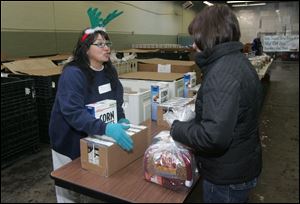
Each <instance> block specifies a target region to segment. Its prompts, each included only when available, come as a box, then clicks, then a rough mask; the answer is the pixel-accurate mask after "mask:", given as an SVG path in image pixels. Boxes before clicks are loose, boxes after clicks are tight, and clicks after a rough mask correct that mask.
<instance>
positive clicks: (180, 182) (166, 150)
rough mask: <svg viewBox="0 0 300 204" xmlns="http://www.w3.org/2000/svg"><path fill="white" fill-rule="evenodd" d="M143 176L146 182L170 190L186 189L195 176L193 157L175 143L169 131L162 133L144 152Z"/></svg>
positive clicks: (189, 152)
mask: <svg viewBox="0 0 300 204" xmlns="http://www.w3.org/2000/svg"><path fill="white" fill-rule="evenodd" d="M144 176H145V179H146V180H147V181H150V182H153V183H157V184H159V185H162V186H164V187H166V188H169V189H172V190H184V189H187V188H189V187H191V186H192V184H193V183H194V181H195V176H197V170H196V165H195V158H194V155H193V153H192V152H191V151H190V150H188V149H186V148H185V147H183V146H182V145H180V144H179V143H176V142H175V141H174V140H173V139H172V137H171V136H170V132H169V131H162V132H160V133H159V134H158V135H157V136H155V137H154V138H153V142H152V144H151V145H150V146H149V147H148V149H147V150H146V151H145V154H144Z"/></svg>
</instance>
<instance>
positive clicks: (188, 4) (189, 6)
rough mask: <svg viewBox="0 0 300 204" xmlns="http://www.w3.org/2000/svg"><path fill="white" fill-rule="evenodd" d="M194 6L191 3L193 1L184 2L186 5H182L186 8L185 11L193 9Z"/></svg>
mask: <svg viewBox="0 0 300 204" xmlns="http://www.w3.org/2000/svg"><path fill="white" fill-rule="evenodd" d="M193 6H194V4H193V2H191V1H186V2H184V3H183V4H182V7H183V8H185V9H189V8H191V7H193Z"/></svg>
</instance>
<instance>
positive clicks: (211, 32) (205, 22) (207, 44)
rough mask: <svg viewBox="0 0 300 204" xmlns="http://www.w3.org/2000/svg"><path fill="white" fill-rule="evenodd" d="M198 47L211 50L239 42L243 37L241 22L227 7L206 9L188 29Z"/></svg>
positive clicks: (209, 7) (215, 6)
mask: <svg viewBox="0 0 300 204" xmlns="http://www.w3.org/2000/svg"><path fill="white" fill-rule="evenodd" d="M188 31H189V34H190V35H192V36H193V37H194V41H195V44H196V45H197V47H198V48H199V49H200V50H202V51H204V50H207V49H208V50H211V49H212V48H213V47H214V46H215V45H218V44H221V43H224V42H230V41H239V40H240V37H241V33H240V27H239V22H238V20H237V17H236V16H235V14H234V13H233V11H232V10H231V9H230V8H229V7H228V6H227V5H221V4H219V5H214V6H208V7H205V8H204V9H203V10H202V11H201V12H200V13H199V14H197V16H196V17H195V18H194V19H193V21H192V22H191V23H190V25H189V27H188Z"/></svg>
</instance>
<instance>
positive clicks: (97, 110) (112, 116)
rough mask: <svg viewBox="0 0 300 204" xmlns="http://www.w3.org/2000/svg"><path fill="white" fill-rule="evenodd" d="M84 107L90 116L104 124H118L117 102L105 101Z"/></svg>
mask: <svg viewBox="0 0 300 204" xmlns="http://www.w3.org/2000/svg"><path fill="white" fill-rule="evenodd" d="M85 106H86V109H87V111H88V112H89V113H90V114H91V115H93V116H94V117H95V118H97V119H100V120H102V121H103V122H105V123H110V122H112V123H117V122H118V116H117V102H116V101H115V100H110V99H106V100H103V101H98V102H96V103H91V104H87V105H85Z"/></svg>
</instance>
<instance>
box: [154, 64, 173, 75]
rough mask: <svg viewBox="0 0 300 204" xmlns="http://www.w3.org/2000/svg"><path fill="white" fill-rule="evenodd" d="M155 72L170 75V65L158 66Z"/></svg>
mask: <svg viewBox="0 0 300 204" xmlns="http://www.w3.org/2000/svg"><path fill="white" fill-rule="evenodd" d="M157 72H161V73H170V72H171V64H158V65H157Z"/></svg>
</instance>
